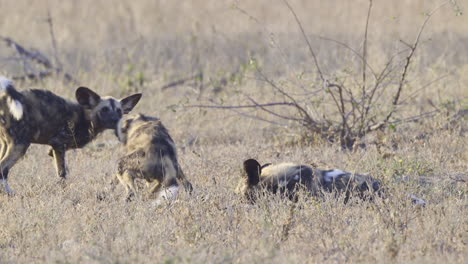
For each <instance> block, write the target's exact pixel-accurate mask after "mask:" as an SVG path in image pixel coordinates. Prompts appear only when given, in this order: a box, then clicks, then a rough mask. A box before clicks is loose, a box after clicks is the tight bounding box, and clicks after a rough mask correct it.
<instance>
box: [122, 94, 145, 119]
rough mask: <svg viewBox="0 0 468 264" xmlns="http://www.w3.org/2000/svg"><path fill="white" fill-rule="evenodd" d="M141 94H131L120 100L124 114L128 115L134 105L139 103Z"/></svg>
mask: <svg viewBox="0 0 468 264" xmlns="http://www.w3.org/2000/svg"><path fill="white" fill-rule="evenodd" d="M141 95H142V94H141V93H137V94H133V95H130V96H128V97H125V98H123V99H122V100H120V103H121V104H122V111H123V112H124V114H128V113H130V111H132V109H133V108H134V107H135V105H136V104H137V103H138V102H139V101H140V98H141Z"/></svg>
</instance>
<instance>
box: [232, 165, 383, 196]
mask: <svg viewBox="0 0 468 264" xmlns="http://www.w3.org/2000/svg"><path fill="white" fill-rule="evenodd" d="M301 186H302V187H303V188H305V189H306V190H307V191H308V192H309V193H310V194H311V195H313V196H320V194H321V192H322V191H327V192H331V191H334V190H336V191H344V192H345V193H346V197H345V202H346V201H348V199H349V198H350V195H351V193H352V192H353V191H355V192H357V194H358V195H359V197H361V198H365V197H366V195H367V192H368V191H369V190H372V191H374V192H379V191H380V183H379V181H377V180H375V179H373V178H371V177H369V176H364V175H360V174H351V173H349V172H344V171H341V170H320V169H317V168H312V167H310V166H307V165H298V164H294V163H280V164H276V165H270V164H266V165H263V166H261V165H260V163H258V161H256V160H254V159H248V160H246V161H244V172H243V175H242V179H241V180H240V182H239V185H238V187H237V189H236V192H237V193H238V194H240V195H241V196H243V198H244V199H246V200H248V201H250V202H254V201H255V199H256V198H257V197H258V195H260V194H261V193H262V192H264V191H268V192H272V193H274V194H276V193H280V194H281V195H284V196H286V197H288V198H289V199H291V200H296V199H297V191H298V190H299V189H300V187H301ZM369 186H370V187H369Z"/></svg>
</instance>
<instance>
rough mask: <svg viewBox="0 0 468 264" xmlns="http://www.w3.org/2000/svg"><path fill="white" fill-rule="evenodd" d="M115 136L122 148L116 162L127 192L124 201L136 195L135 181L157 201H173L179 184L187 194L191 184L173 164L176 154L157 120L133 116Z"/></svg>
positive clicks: (123, 120)
mask: <svg viewBox="0 0 468 264" xmlns="http://www.w3.org/2000/svg"><path fill="white" fill-rule="evenodd" d="M117 135H118V137H119V139H120V141H121V142H122V143H123V144H124V145H125V155H124V156H123V157H121V158H120V159H119V162H118V171H117V177H118V179H119V180H120V182H121V183H122V184H123V185H124V186H125V188H126V190H127V198H130V197H131V196H132V195H136V193H137V192H136V188H135V184H134V179H135V178H142V179H144V180H146V182H147V183H148V186H149V189H148V193H149V194H152V193H156V194H157V197H158V200H161V199H163V198H164V199H175V198H176V197H177V193H178V183H177V180H180V181H181V182H182V184H183V185H184V187H185V190H186V191H188V192H191V191H192V184H191V183H190V182H189V181H188V180H187V179H186V177H185V175H184V172H183V171H182V169H181V167H180V165H179V163H178V161H177V150H176V146H175V144H174V141H173V140H172V138H171V136H170V135H169V132H168V131H167V129H166V128H165V127H164V125H163V124H162V123H161V121H160V120H159V119H158V118H154V117H149V116H145V115H141V114H140V115H136V116H129V117H126V118H123V119H122V120H121V121H120V122H119V125H118V130H117Z"/></svg>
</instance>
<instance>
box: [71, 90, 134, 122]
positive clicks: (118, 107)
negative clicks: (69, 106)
mask: <svg viewBox="0 0 468 264" xmlns="http://www.w3.org/2000/svg"><path fill="white" fill-rule="evenodd" d="M75 94H76V100H77V101H78V103H79V104H80V105H82V106H83V107H85V108H86V109H87V110H88V114H89V116H88V118H89V119H90V120H91V121H93V123H94V125H95V126H97V127H98V128H100V129H116V128H117V123H118V122H119V120H120V119H121V118H122V116H123V115H124V114H128V113H130V111H131V110H132V109H133V108H134V107H135V105H136V104H137V103H138V101H140V98H141V94H140V93H137V94H133V95H130V96H128V97H125V98H123V99H120V100H119V99H115V98H113V97H110V96H103V97H101V96H99V95H98V94H97V93H95V92H93V91H92V90H91V89H89V88H86V87H79V88H78V89H76V93H75Z"/></svg>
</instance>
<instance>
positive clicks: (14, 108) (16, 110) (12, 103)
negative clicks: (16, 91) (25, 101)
mask: <svg viewBox="0 0 468 264" xmlns="http://www.w3.org/2000/svg"><path fill="white" fill-rule="evenodd" d="M8 109H9V110H10V113H11V115H12V116H13V117H14V118H15V119H16V120H20V119H21V118H22V117H23V105H22V104H21V103H20V102H19V101H17V100H13V99H12V98H8Z"/></svg>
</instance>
